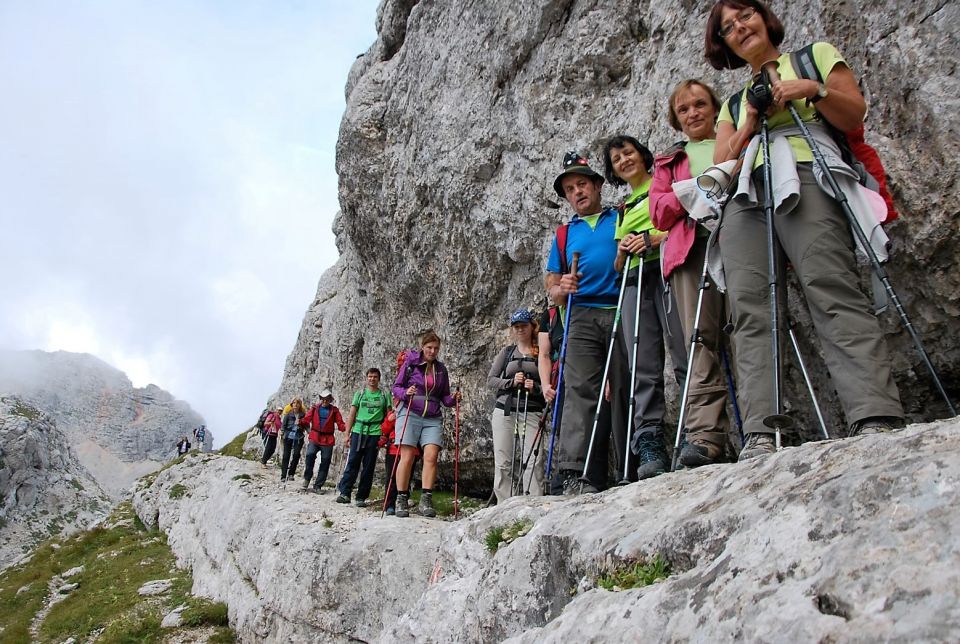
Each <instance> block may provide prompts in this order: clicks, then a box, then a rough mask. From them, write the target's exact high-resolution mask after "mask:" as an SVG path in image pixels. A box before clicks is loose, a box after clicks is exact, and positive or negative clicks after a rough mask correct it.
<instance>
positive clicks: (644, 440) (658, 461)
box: [633, 432, 670, 481]
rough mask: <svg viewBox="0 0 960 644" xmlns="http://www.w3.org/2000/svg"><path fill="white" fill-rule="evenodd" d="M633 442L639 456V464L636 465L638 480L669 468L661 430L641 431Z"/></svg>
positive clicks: (658, 473) (651, 476)
mask: <svg viewBox="0 0 960 644" xmlns="http://www.w3.org/2000/svg"><path fill="white" fill-rule="evenodd" d="M633 442H634V447H635V448H636V452H637V455H638V456H639V457H640V465H639V466H637V480H638V481H642V480H644V479H649V478H653V477H654V476H659V475H661V474H663V473H664V472H666V471H667V470H668V469H669V468H670V464H669V461H668V459H667V452H666V451H665V450H664V449H663V434H662V433H661V432H642V433H640V434H638V435H637V436H636V437H635V438H634V439H633Z"/></svg>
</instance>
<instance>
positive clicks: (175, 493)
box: [170, 483, 187, 499]
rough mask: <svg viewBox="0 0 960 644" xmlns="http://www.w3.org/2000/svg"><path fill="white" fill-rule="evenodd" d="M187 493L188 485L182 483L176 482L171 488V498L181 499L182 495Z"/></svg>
mask: <svg viewBox="0 0 960 644" xmlns="http://www.w3.org/2000/svg"><path fill="white" fill-rule="evenodd" d="M186 493H187V488H186V486H184V485H181V484H180V483H176V484H174V486H173V487H172V488H170V498H171V499H179V498H180V497H182V496H184V495H185V494H186Z"/></svg>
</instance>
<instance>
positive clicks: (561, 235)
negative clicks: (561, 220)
mask: <svg viewBox="0 0 960 644" xmlns="http://www.w3.org/2000/svg"><path fill="white" fill-rule="evenodd" d="M569 232H570V224H568V223H567V224H561V225H560V226H557V253H558V254H559V255H560V273H561V274H562V273H566V272H567V271H569V270H570V269H569V267H568V266H567V233H569Z"/></svg>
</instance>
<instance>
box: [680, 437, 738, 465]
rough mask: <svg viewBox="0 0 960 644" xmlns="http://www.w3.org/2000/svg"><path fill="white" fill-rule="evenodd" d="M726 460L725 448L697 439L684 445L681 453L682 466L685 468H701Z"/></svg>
mask: <svg viewBox="0 0 960 644" xmlns="http://www.w3.org/2000/svg"><path fill="white" fill-rule="evenodd" d="M726 460H727V459H726V453H725V452H724V449H723V447H720V446H719V445H714V444H713V443H709V442H707V441H704V440H698V439H696V438H694V439H693V440H692V441H691V442H689V443H687V444H686V445H684V446H683V450H681V452H680V464H681V465H683V466H684V467H701V466H703V465H713V464H714V463H723V462H725V461H726Z"/></svg>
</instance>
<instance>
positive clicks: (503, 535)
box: [483, 519, 533, 554]
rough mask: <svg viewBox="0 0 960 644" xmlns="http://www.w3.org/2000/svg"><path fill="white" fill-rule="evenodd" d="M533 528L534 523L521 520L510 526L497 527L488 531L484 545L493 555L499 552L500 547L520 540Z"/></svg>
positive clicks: (528, 520)
mask: <svg viewBox="0 0 960 644" xmlns="http://www.w3.org/2000/svg"><path fill="white" fill-rule="evenodd" d="M532 527H533V521H531V520H530V519H520V520H518V521H514V522H513V523H511V524H509V525H502V526H495V527H493V528H490V530H488V531H487V535H486V536H485V537H484V538H483V543H484V545H485V546H486V547H487V551H488V552H490V553H491V554H492V553H495V552H496V551H497V550H499V549H500V546H502V545H506V544H508V543H510V542H511V541H514V540H516V539H519V538H520V537H522V536H524V535H525V534H527V533H528V532H530V528H532Z"/></svg>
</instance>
